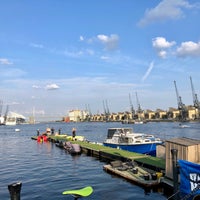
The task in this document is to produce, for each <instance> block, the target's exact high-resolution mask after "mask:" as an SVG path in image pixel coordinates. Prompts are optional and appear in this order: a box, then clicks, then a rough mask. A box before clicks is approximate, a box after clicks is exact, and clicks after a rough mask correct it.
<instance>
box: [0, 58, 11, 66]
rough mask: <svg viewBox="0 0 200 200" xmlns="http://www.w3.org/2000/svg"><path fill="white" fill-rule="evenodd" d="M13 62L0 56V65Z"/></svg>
mask: <svg viewBox="0 0 200 200" xmlns="http://www.w3.org/2000/svg"><path fill="white" fill-rule="evenodd" d="M12 64H13V63H12V62H11V61H9V60H8V59H7V58H0V65H12Z"/></svg>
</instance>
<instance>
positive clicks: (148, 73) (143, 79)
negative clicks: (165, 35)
mask: <svg viewBox="0 0 200 200" xmlns="http://www.w3.org/2000/svg"><path fill="white" fill-rule="evenodd" d="M153 67H154V62H153V61H152V62H151V63H150V65H149V67H148V69H147V71H146V73H145V75H144V76H143V77H142V81H145V80H146V79H147V78H148V77H149V75H150V73H151V71H152V69H153Z"/></svg>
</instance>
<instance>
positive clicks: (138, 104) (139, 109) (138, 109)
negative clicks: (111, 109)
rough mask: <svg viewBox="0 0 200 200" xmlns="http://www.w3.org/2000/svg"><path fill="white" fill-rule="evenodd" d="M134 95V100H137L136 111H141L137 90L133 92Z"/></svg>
mask: <svg viewBox="0 0 200 200" xmlns="http://www.w3.org/2000/svg"><path fill="white" fill-rule="evenodd" d="M135 95H136V101H137V106H138V107H137V112H138V113H142V109H141V106H140V102H139V99H138V95H137V92H136V93H135Z"/></svg>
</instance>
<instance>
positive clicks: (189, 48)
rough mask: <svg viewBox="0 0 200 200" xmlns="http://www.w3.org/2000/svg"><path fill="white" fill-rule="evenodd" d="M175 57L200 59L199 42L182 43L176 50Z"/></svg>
mask: <svg viewBox="0 0 200 200" xmlns="http://www.w3.org/2000/svg"><path fill="white" fill-rule="evenodd" d="M176 53H177V56H180V57H186V56H195V57H196V56H198V57H200V42H198V43H195V42H192V41H188V42H182V43H181V45H180V47H178V48H177V51H176Z"/></svg>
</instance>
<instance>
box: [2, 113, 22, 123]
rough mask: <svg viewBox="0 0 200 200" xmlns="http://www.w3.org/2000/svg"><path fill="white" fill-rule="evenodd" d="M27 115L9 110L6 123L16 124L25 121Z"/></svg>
mask: <svg viewBox="0 0 200 200" xmlns="http://www.w3.org/2000/svg"><path fill="white" fill-rule="evenodd" d="M25 121H26V117H24V116H23V115H20V114H18V113H15V112H9V113H8V116H7V118H6V122H5V125H16V124H21V123H25Z"/></svg>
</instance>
